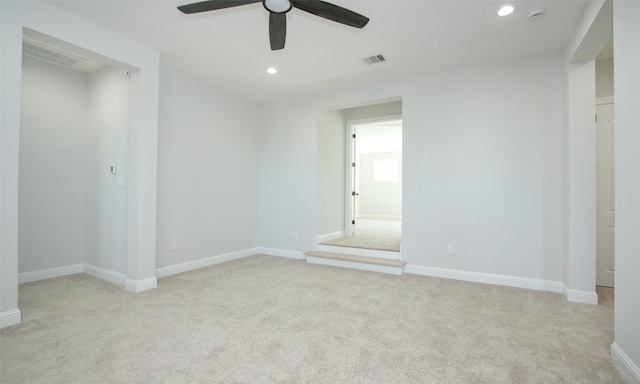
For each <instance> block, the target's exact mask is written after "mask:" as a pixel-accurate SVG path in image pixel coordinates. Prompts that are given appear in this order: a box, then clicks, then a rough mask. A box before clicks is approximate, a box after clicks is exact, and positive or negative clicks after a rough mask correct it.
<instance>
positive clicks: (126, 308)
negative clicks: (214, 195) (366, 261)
mask: <svg viewBox="0 0 640 384" xmlns="http://www.w3.org/2000/svg"><path fill="white" fill-rule="evenodd" d="M19 294H20V309H21V310H22V313H23V323H21V324H19V325H16V326H13V327H9V328H5V329H2V330H1V331H0V348H1V350H0V362H1V370H0V382H2V383H3V384H10V383H21V384H24V383H491V384H494V383H545V384H547V383H623V381H622V379H621V377H620V376H619V375H618V374H617V372H616V371H615V369H614V367H613V364H612V362H611V360H610V358H609V350H610V349H609V348H610V345H611V342H612V340H613V309H612V305H611V303H610V302H608V304H607V305H599V306H591V305H585V304H575V303H569V302H566V301H565V300H564V299H563V298H562V297H561V295H559V294H554V293H547V292H536V291H528V290H524V289H516V288H507V287H500V286H492V285H483V284H475V283H466V282H459V281H452V280H444V279H437V278H428V277H421V276H415V275H403V276H392V275H385V274H378V273H372V272H363V271H356V270H350V269H342V268H334V267H325V266H320V265H309V264H307V263H305V262H304V261H302V260H291V259H284V258H277V257H270V256H262V255H257V256H252V257H248V258H244V259H240V260H236V261H232V262H228V263H224V264H220V265H217V266H212V267H208V268H203V269H200V270H196V271H192V272H188V273H184V274H180V275H176V276H171V277H166V278H163V279H160V280H159V286H158V288H156V289H154V290H151V291H147V292H143V293H137V294H136V293H128V292H125V291H124V290H123V289H122V288H121V287H118V286H115V285H112V284H110V283H108V282H105V281H102V280H99V279H96V278H94V277H91V276H88V275H82V274H79V275H72V276H67V277H62V278H55V279H50V280H44V281H39V282H33V283H27V284H22V285H20V287H19Z"/></svg>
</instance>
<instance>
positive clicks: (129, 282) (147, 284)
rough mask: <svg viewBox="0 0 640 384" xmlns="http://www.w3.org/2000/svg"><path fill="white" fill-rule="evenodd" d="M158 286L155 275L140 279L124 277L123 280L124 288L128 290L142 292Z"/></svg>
mask: <svg viewBox="0 0 640 384" xmlns="http://www.w3.org/2000/svg"><path fill="white" fill-rule="evenodd" d="M157 286H158V279H156V278H155V277H149V278H147V279H142V280H133V279H126V280H125V282H124V289H125V290H127V291H129V292H142V291H148V290H150V289H153V288H156V287H157Z"/></svg>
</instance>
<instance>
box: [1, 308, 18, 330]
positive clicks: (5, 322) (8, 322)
mask: <svg viewBox="0 0 640 384" xmlns="http://www.w3.org/2000/svg"><path fill="white" fill-rule="evenodd" d="M20 321H22V313H20V310H19V309H18V308H16V309H11V310H9V311H4V312H0V328H5V327H10V326H12V325H16V324H20Z"/></svg>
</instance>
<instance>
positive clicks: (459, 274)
mask: <svg viewBox="0 0 640 384" xmlns="http://www.w3.org/2000/svg"><path fill="white" fill-rule="evenodd" d="M404 272H405V273H412V274H414V275H423V276H432V277H442V278H445V279H453V280H462V281H472V282H475V283H484V284H494V285H504V286H507V287H515V288H525V289H533V290H536V291H548V292H556V293H561V292H562V283H561V282H559V281H549V280H540V279H531V278H527V277H517V276H506V275H495V274H491V273H482V272H469V271H459V270H455V269H446V268H435V267H425V266H422V265H414V264H407V265H406V266H405V267H404Z"/></svg>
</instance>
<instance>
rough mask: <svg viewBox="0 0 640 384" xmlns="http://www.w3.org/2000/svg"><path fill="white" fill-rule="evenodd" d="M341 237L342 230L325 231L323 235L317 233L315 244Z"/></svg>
mask: <svg viewBox="0 0 640 384" xmlns="http://www.w3.org/2000/svg"><path fill="white" fill-rule="evenodd" d="M341 237H345V235H344V231H339V232H333V233H325V234H324V235H317V236H316V244H320V243H326V242H327V241H331V240H336V239H339V238H341Z"/></svg>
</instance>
